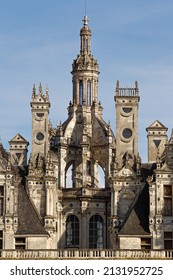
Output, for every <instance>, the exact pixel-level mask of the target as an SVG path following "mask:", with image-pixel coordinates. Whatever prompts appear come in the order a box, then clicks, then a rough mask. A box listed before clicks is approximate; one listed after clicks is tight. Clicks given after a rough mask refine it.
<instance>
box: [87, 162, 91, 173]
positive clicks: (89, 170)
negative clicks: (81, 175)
mask: <svg viewBox="0 0 173 280" xmlns="http://www.w3.org/2000/svg"><path fill="white" fill-rule="evenodd" d="M87 175H89V176H90V175H91V161H89V160H87Z"/></svg>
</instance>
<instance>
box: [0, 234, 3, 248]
mask: <svg viewBox="0 0 173 280" xmlns="http://www.w3.org/2000/svg"><path fill="white" fill-rule="evenodd" d="M2 249H3V231H2V230H0V250H2Z"/></svg>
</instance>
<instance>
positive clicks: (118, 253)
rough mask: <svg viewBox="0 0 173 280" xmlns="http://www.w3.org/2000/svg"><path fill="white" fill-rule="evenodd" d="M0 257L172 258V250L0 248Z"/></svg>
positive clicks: (37, 258)
mask: <svg viewBox="0 0 173 280" xmlns="http://www.w3.org/2000/svg"><path fill="white" fill-rule="evenodd" d="M0 259H3V260H6V259H15V260H21V259H35V260H39V259H45V260H49V259H55V260H56V259H59V260H64V259H69V260H70V259H83V260H87V259H88V260H91V259H107V260H108V259H109V260H111V259H138V260H139V259H141V260H144V259H145V260H147V259H168V260H171V259H173V250H108V249H107V250H89V249H88V250H0Z"/></svg>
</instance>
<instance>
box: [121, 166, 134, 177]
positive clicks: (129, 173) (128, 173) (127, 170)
mask: <svg viewBox="0 0 173 280" xmlns="http://www.w3.org/2000/svg"><path fill="white" fill-rule="evenodd" d="M117 176H118V177H136V173H135V172H134V170H133V169H132V168H131V167H130V166H124V167H123V168H122V169H121V170H120V171H119V172H118V174H117Z"/></svg>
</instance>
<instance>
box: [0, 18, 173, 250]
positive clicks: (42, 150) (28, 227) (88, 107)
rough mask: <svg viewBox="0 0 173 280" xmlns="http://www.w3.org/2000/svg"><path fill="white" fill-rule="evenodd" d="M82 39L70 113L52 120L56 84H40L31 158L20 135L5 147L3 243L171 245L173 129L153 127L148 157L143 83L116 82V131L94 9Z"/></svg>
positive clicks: (0, 185)
mask: <svg viewBox="0 0 173 280" xmlns="http://www.w3.org/2000/svg"><path fill="white" fill-rule="evenodd" d="M80 40H81V41H80V53H79V54H78V56H77V58H76V59H75V60H74V61H73V64H72V82H73V95H72V102H70V103H69V107H68V118H67V120H66V121H65V122H64V123H63V124H60V125H58V126H57V127H53V126H52V124H51V122H50V121H49V110H50V107H51V103H50V100H49V92H48V87H46V90H45V93H44V92H43V89H42V86H41V84H40V86H39V89H38V91H37V90H36V87H35V85H34V86H33V93H32V100H31V104H30V105H31V113H32V152H31V155H30V158H29V161H28V163H27V149H28V145H29V143H28V142H27V141H26V140H25V139H24V138H23V137H22V136H21V135H20V134H17V135H16V136H15V137H14V138H13V139H12V140H11V141H9V144H10V152H7V151H5V150H4V148H3V145H2V144H0V249H16V250H17V249H30V250H33V249H35V250H36V249H38V250H39V249H45V250H46V249H69V248H73V249H75V248H76V249H106V248H110V249H117V250H121V249H141V250H143V249H147V250H150V249H172V244H173V223H172V220H173V216H172V215H173V213H172V207H173V205H172V196H173V189H172V188H173V187H172V186H173V136H171V139H170V140H169V141H167V135H166V133H167V128H166V127H165V126H164V125H162V124H161V123H160V122H159V121H155V122H154V123H153V124H152V125H151V126H149V127H148V128H147V132H148V163H146V164H144V163H142V161H141V158H140V155H139V153H138V106H139V100H140V97H139V89H138V83H137V82H135V86H134V87H130V88H125V87H120V86H119V81H117V84H116V89H115V91H116V92H115V97H114V99H115V106H116V138H115V136H114V134H113V131H112V129H111V127H110V124H109V123H106V122H105V121H104V120H103V118H102V110H103V108H102V106H101V104H100V103H99V102H98V77H99V69H98V63H97V61H96V60H95V59H94V57H93V55H92V53H91V47H90V45H91V44H90V40H91V30H90V28H89V26H88V18H87V17H86V16H85V17H84V20H83V27H82V28H81V31H80ZM99 168H102V170H103V172H104V186H103V185H102V184H101V180H100V178H99ZM69 177H70V178H69Z"/></svg>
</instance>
